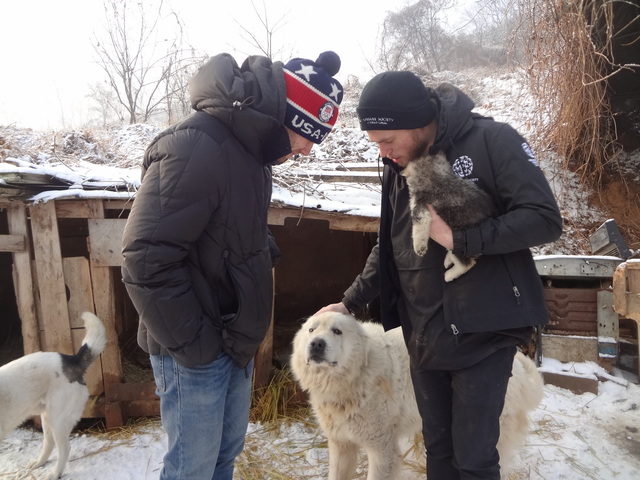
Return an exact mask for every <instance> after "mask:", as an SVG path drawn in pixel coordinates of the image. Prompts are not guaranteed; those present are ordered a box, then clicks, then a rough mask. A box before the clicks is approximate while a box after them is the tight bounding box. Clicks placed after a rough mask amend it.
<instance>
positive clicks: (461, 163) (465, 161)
mask: <svg viewBox="0 0 640 480" xmlns="http://www.w3.org/2000/svg"><path fill="white" fill-rule="evenodd" d="M451 170H453V173H455V174H456V175H458V176H459V177H462V178H466V177H468V176H469V175H471V173H472V172H473V160H471V158H470V157H467V156H466V155H463V156H461V157H459V158H456V160H455V161H454V162H453V165H452V166H451Z"/></svg>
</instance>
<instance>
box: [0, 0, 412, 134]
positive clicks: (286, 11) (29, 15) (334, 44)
mask: <svg viewBox="0 0 640 480" xmlns="http://www.w3.org/2000/svg"><path fill="white" fill-rule="evenodd" d="M265 1H266V3H267V5H268V7H269V12H270V15H271V18H270V20H271V21H272V22H273V21H276V20H278V19H280V18H283V16H284V18H285V20H286V24H285V25H284V26H283V27H282V28H281V29H280V30H278V31H277V32H276V43H277V44H280V45H286V46H287V47H288V52H289V51H291V52H292V54H293V55H294V56H301V57H304V58H312V59H315V58H316V56H317V55H318V53H320V52H321V51H324V50H334V51H336V52H337V53H338V54H339V55H340V56H341V58H342V65H343V66H342V70H341V72H340V74H339V75H338V77H339V79H341V80H342V79H344V78H346V75H348V74H354V75H357V76H359V77H361V78H362V79H363V80H366V79H367V78H366V77H367V75H369V76H370V75H371V72H370V71H369V70H368V68H367V62H366V60H367V59H368V58H369V59H370V58H372V57H373V53H374V47H375V40H376V35H377V33H378V28H379V25H380V24H381V22H382V20H383V19H384V17H385V16H386V14H387V12H389V11H398V10H399V9H400V8H401V7H402V6H403V5H405V4H407V3H413V1H410V0H409V1H408V0H323V1H322V2H315V3H310V2H302V1H300V0H265ZM414 1H415V0H414ZM254 2H255V4H256V5H257V6H258V7H259V8H261V7H262V0H254ZM102 4H103V2H102V0H19V1H11V2H4V3H3V6H2V17H3V26H2V28H0V53H1V55H0V62H2V67H1V68H0V125H8V124H15V125H17V126H21V127H30V128H36V129H53V128H61V127H62V126H63V125H62V121H63V120H64V127H66V128H71V127H74V128H80V127H82V126H83V124H84V123H85V121H86V119H87V111H86V103H87V102H86V96H87V92H88V85H89V84H92V83H96V82H99V81H100V80H102V78H103V77H102V73H101V72H100V70H99V69H98V67H97V66H96V64H95V61H94V57H95V54H94V52H93V47H92V44H91V42H92V38H93V35H94V32H96V33H98V32H100V31H101V29H102V24H103V22H104V13H103V7H102ZM171 6H172V8H173V10H174V11H175V12H176V13H177V14H178V15H179V17H180V18H181V20H182V23H183V25H184V26H185V28H186V31H187V35H188V41H189V42H190V43H191V44H192V45H193V46H195V47H196V48H198V49H200V50H201V51H202V52H203V53H206V54H209V55H214V54H216V53H220V52H223V51H225V52H229V53H232V54H233V55H234V56H235V57H236V59H237V60H238V62H241V61H242V60H243V59H244V57H245V53H259V52H256V51H251V47H250V46H249V44H248V43H247V42H246V41H245V40H243V39H242V36H241V34H242V31H241V29H240V28H239V27H238V24H237V23H236V22H240V23H241V24H242V25H244V26H248V27H249V28H255V29H259V25H258V23H257V18H256V15H255V13H254V11H253V8H252V6H251V0H231V1H230V2H229V1H228V0H209V1H202V0H171ZM257 31H259V30H257ZM288 52H287V53H285V54H288ZM280 60H283V61H286V60H288V58H281V59H280Z"/></svg>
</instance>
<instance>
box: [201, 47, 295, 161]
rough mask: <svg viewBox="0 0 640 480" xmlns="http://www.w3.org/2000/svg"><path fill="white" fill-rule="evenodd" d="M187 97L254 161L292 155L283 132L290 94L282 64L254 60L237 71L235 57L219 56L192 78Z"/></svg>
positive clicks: (259, 59)
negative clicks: (222, 125) (226, 129)
mask: <svg viewBox="0 0 640 480" xmlns="http://www.w3.org/2000/svg"><path fill="white" fill-rule="evenodd" d="M189 92H190V99H191V106H192V107H193V108H194V109H195V110H198V111H204V112H206V113H208V114H210V115H212V116H214V117H216V118H217V119H218V120H220V121H221V122H222V123H224V124H225V125H226V126H227V127H228V128H229V129H230V130H231V133H232V134H233V135H234V136H235V137H236V138H237V139H238V140H239V141H240V142H241V143H242V144H243V145H244V146H245V148H247V150H249V152H251V153H252V154H253V155H255V156H260V157H262V156H263V155H268V156H269V157H273V156H275V155H278V156H282V155H284V154H287V153H289V151H290V146H289V142H288V139H285V137H286V130H285V129H284V126H283V122H284V115H285V111H286V89H285V82H284V73H283V72H282V62H272V61H271V60H270V59H269V58H267V57H262V56H251V57H248V58H247V59H246V60H245V61H244V62H243V64H242V66H241V67H239V66H238V64H237V63H236V61H235V59H234V58H233V57H232V56H231V55H229V54H227V53H221V54H219V55H216V56H214V57H211V59H209V60H208V61H207V63H205V64H204V65H203V66H202V67H201V68H200V70H199V71H198V72H197V73H196V74H195V75H194V76H193V77H192V78H191V81H190V82H189ZM284 140H286V141H284ZM274 143H275V145H274ZM287 150H288V151H287ZM281 154H282V155H281ZM275 158H278V157H275ZM275 158H270V159H269V160H275Z"/></svg>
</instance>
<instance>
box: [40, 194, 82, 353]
mask: <svg viewBox="0 0 640 480" xmlns="http://www.w3.org/2000/svg"><path fill="white" fill-rule="evenodd" d="M29 212H30V213H31V230H32V232H33V253H34V257H35V263H36V272H37V275H38V289H39V292H40V304H41V307H42V325H43V327H44V338H45V343H46V345H44V347H45V349H46V350H53V351H56V352H61V353H67V354H72V353H74V352H73V342H72V339H71V328H70V324H69V312H68V310H67V292H66V288H65V283H64V273H63V270H62V253H61V250H60V234H59V231H58V219H57V217H56V207H55V201H50V202H44V203H38V204H35V205H31V206H30V207H29Z"/></svg>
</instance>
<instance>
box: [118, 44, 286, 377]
mask: <svg viewBox="0 0 640 480" xmlns="http://www.w3.org/2000/svg"><path fill="white" fill-rule="evenodd" d="M190 90H191V103H192V106H193V108H194V109H195V110H197V112H196V113H194V114H192V115H191V116H189V117H187V118H186V119H185V120H183V121H182V122H180V123H178V124H176V125H174V126H172V127H170V128H168V129H167V130H165V131H164V132H162V133H161V134H159V135H158V136H157V137H156V138H155V139H154V140H153V141H152V143H151V144H150V145H149V147H148V148H147V151H146V153H145V157H144V164H143V171H142V184H141V187H140V190H139V191H138V192H137V194H136V198H135V202H134V204H133V208H132V209H131V213H130V216H129V219H128V221H127V225H126V227H125V231H124V236H123V244H122V245H123V247H122V253H123V256H124V258H123V266H122V278H123V281H124V283H125V285H126V288H127V291H128V293H129V296H130V297H131V300H132V301H133V304H134V305H135V307H136V309H137V311H138V313H139V315H140V324H139V330H138V343H139V344H140V346H141V347H142V349H143V350H145V351H146V352H148V353H150V354H163V355H164V354H170V355H171V356H172V357H173V358H174V359H175V360H176V361H177V362H179V363H180V364H183V365H186V366H189V367H195V366H197V365H200V364H205V363H209V362H211V361H213V360H215V359H216V358H217V356H218V355H219V354H220V353H221V352H226V353H227V354H228V355H230V356H231V357H232V358H233V360H234V361H235V363H236V364H237V365H239V366H241V367H244V366H246V365H247V363H248V362H249V361H250V359H251V358H252V356H253V355H254V354H255V352H256V350H257V348H258V346H259V344H260V342H261V341H262V340H263V338H264V336H265V333H266V332H267V329H268V326H269V321H270V318H271V307H272V292H273V285H272V266H273V262H272V256H273V251H274V249H275V248H276V247H275V244H272V245H271V248H270V235H269V232H268V227H267V213H268V208H269V203H270V199H271V166H270V163H269V162H270V161H273V160H275V159H277V158H278V157H280V156H283V155H286V154H288V153H289V152H290V146H289V142H288V137H287V134H286V130H285V129H284V127H283V126H282V121H283V119H284V112H285V108H286V95H285V84H284V76H283V73H282V64H281V63H279V62H277V63H272V62H271V61H270V60H269V59H267V58H265V57H250V58H248V59H247V60H246V61H245V62H244V63H243V65H242V67H238V65H237V64H236V62H235V61H234V60H233V58H232V57H231V56H229V55H227V54H222V55H218V56H216V57H213V58H212V59H210V60H209V62H207V63H206V64H205V65H204V66H203V67H202V68H201V69H200V71H199V72H198V73H197V74H196V75H195V76H194V77H193V79H192V81H191V85H190Z"/></svg>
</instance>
